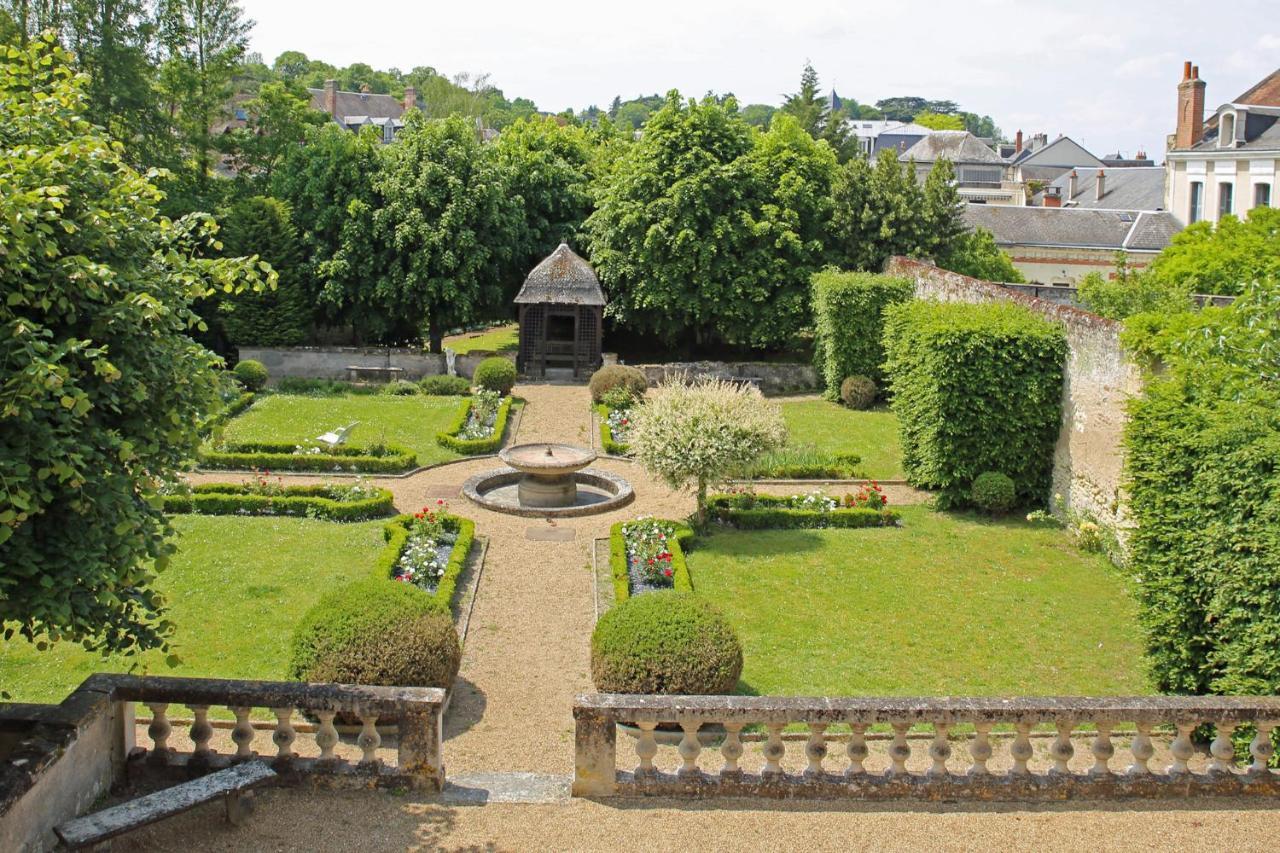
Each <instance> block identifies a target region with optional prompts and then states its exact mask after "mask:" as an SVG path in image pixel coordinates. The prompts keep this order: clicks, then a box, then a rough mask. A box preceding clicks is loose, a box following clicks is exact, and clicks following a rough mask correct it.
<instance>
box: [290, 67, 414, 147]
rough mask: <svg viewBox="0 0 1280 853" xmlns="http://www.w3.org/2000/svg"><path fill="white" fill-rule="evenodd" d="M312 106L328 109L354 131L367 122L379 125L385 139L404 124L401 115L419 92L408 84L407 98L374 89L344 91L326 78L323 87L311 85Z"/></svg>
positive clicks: (412, 103)
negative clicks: (314, 87) (373, 90)
mask: <svg viewBox="0 0 1280 853" xmlns="http://www.w3.org/2000/svg"><path fill="white" fill-rule="evenodd" d="M307 91H308V92H310V93H311V108H312V109H314V110H319V111H320V112H322V113H328V114H329V117H330V118H332V119H333V120H334V121H335V122H337V123H338V124H340V125H341V126H342V127H345V128H346V129H347V130H350V131H352V132H358V131H359V130H360V128H362V127H364V126H366V125H373V126H374V127H377V128H378V129H379V132H380V133H381V135H382V141H383V142H390V141H391V140H392V139H395V136H396V134H397V133H399V131H400V129H401V128H402V127H404V121H403V120H402V118H401V117H402V116H403V115H404V114H405V112H407V111H408V110H410V109H413V108H414V107H416V106H417V104H418V92H417V90H416V89H414V87H412V86H407V87H405V90H404V98H396V97H393V96H391V95H376V94H374V93H372V92H343V91H341V90H339V89H338V82H337V81H336V80H326V81H325V83H324V88H323V89H308V90H307Z"/></svg>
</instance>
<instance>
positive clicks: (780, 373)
mask: <svg viewBox="0 0 1280 853" xmlns="http://www.w3.org/2000/svg"><path fill="white" fill-rule="evenodd" d="M634 366H635V367H638V368H640V369H641V370H643V371H644V372H645V376H647V377H649V384H650V385H656V384H658V383H659V382H662V381H663V380H664V379H665V378H667V377H668V376H688V377H690V378H692V379H701V378H703V377H716V378H719V379H758V380H760V390H761V391H764V392H765V393H767V394H779V393H783V392H789V391H812V390H814V389H816V388H817V387H818V372H817V371H816V370H814V368H813V365H812V364H794V363H785V362H771V361H673V362H670V363H667V364H637V365H634Z"/></svg>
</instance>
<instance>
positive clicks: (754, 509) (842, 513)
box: [707, 495, 902, 530]
mask: <svg viewBox="0 0 1280 853" xmlns="http://www.w3.org/2000/svg"><path fill="white" fill-rule="evenodd" d="M707 506H708V508H709V509H710V511H711V517H712V518H714V519H715V520H716V521H719V522H721V523H722V524H728V525H730V526H732V527H736V528H738V529H740V530H790V529H820V528H825V527H839V528H859V527H893V526H894V525H896V524H897V523H898V521H899V520H900V519H901V517H902V516H900V515H899V514H898V513H897V512H895V511H894V510H891V509H879V508H877V509H871V508H869V507H866V506H863V507H857V506H854V507H845V506H839V507H837V508H835V509H828V510H820V509H797V508H795V507H794V506H793V499H792V498H787V497H780V496H777V495H713V496H712V497H711V498H710V499H709V500H708V501H707Z"/></svg>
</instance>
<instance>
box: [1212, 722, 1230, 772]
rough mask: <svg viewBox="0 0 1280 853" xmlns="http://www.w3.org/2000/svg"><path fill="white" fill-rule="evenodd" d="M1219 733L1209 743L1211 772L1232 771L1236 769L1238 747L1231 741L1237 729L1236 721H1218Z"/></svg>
mask: <svg viewBox="0 0 1280 853" xmlns="http://www.w3.org/2000/svg"><path fill="white" fill-rule="evenodd" d="M1215 728H1216V729H1217V733H1216V735H1215V736H1214V738H1213V742H1212V743H1211V744H1209V755H1211V756H1212V758H1211V759H1210V760H1209V772H1210V773H1230V772H1232V771H1233V770H1235V769H1236V748H1235V744H1233V743H1232V742H1231V735H1232V733H1233V732H1235V730H1236V725H1235V723H1218V724H1217V725H1216V726H1215Z"/></svg>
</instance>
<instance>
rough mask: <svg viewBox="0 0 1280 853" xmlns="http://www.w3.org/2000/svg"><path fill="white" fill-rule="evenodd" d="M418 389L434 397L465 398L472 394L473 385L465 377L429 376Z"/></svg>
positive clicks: (420, 383) (419, 384)
mask: <svg viewBox="0 0 1280 853" xmlns="http://www.w3.org/2000/svg"><path fill="white" fill-rule="evenodd" d="M418 387H419V388H421V389H422V393H423V394H429V395H431V396H433V397H454V396H457V397H463V396H466V395H467V394H470V393H471V383H470V382H468V381H467V379H466V377H463V376H427V377H424V378H423V379H422V381H421V382H419V383H418Z"/></svg>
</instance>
